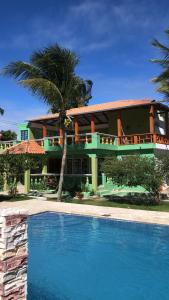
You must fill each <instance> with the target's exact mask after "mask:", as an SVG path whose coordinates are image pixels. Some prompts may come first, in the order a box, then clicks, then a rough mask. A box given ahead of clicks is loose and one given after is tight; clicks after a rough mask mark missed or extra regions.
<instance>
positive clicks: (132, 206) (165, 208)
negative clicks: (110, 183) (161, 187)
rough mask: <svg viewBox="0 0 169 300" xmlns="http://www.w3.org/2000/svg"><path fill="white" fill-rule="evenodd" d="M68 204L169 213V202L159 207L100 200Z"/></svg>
mask: <svg viewBox="0 0 169 300" xmlns="http://www.w3.org/2000/svg"><path fill="white" fill-rule="evenodd" d="M65 202H67V203H77V204H88V205H98V206H107V207H119V208H130V209H142V210H152V211H166V212H169V202H164V201H162V202H161V203H160V204H159V205H136V204H127V203H117V202H113V201H112V200H100V199H90V200H80V199H79V200H75V199H72V200H66V201H65Z"/></svg>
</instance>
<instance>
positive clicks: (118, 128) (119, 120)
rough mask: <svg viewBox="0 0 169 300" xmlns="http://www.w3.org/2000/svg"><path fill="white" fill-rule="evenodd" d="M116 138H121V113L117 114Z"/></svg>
mask: <svg viewBox="0 0 169 300" xmlns="http://www.w3.org/2000/svg"><path fill="white" fill-rule="evenodd" d="M117 136H118V137H121V136H122V119H121V111H118V112H117Z"/></svg>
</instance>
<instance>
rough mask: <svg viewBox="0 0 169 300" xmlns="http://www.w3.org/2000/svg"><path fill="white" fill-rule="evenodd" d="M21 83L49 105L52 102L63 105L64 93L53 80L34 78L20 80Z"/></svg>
mask: <svg viewBox="0 0 169 300" xmlns="http://www.w3.org/2000/svg"><path fill="white" fill-rule="evenodd" d="M19 83H20V84H21V85H22V86H23V87H25V88H28V89H29V90H30V91H31V92H32V93H33V94H34V95H36V96H38V97H40V98H41V99H42V100H43V101H44V102H46V103H48V104H49V105H52V103H56V104H57V106H58V107H59V106H62V105H63V99H62V95H61V93H60V91H59V89H58V88H57V86H56V85H55V84H54V83H53V82H51V81H49V80H47V79H44V78H33V79H26V80H20V81H19Z"/></svg>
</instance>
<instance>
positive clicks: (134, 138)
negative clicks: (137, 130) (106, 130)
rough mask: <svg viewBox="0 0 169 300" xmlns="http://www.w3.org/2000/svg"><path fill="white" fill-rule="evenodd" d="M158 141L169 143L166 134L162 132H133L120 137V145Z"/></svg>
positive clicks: (158, 142) (159, 142)
mask: <svg viewBox="0 0 169 300" xmlns="http://www.w3.org/2000/svg"><path fill="white" fill-rule="evenodd" d="M147 143H157V144H165V145H169V139H168V138H167V137H166V136H165V135H161V134H151V133H144V134H132V135H125V136H121V137H118V144H119V145H133V144H147Z"/></svg>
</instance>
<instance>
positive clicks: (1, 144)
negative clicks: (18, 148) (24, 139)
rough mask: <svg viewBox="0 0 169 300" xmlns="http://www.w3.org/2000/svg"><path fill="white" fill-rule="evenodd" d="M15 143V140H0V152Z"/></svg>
mask: <svg viewBox="0 0 169 300" xmlns="http://www.w3.org/2000/svg"><path fill="white" fill-rule="evenodd" d="M16 144H17V141H0V152H3V151H4V150H6V149H8V148H10V147H12V146H14V145H16Z"/></svg>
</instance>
